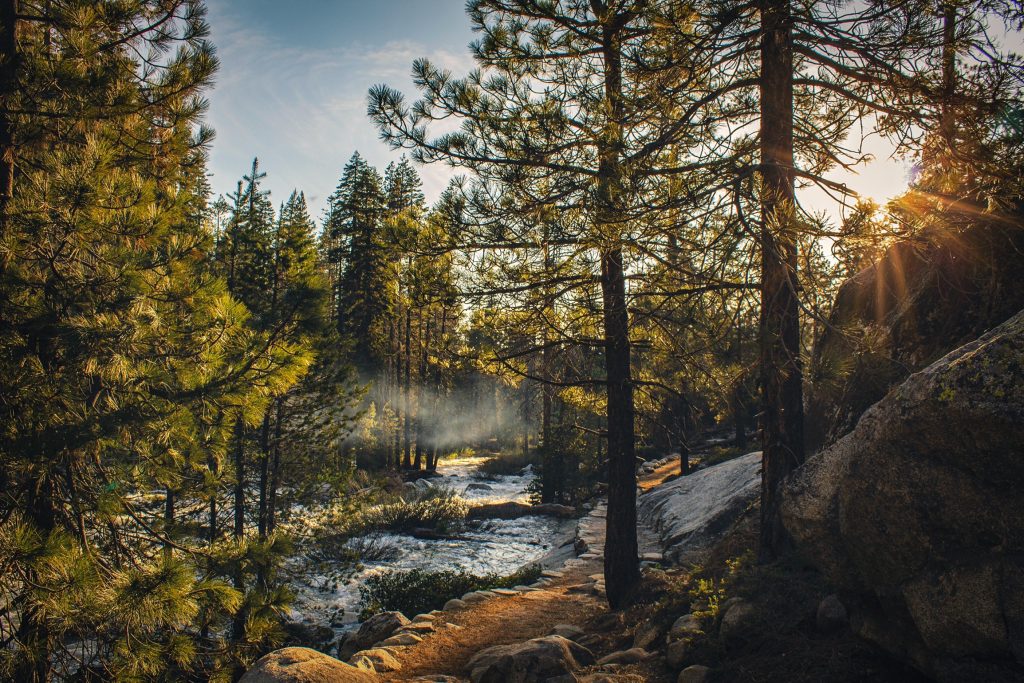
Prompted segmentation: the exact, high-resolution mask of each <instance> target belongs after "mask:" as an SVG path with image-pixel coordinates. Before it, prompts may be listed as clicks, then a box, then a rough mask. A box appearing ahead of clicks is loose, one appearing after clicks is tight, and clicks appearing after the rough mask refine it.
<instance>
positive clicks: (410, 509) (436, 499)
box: [344, 486, 469, 536]
mask: <svg viewBox="0 0 1024 683" xmlns="http://www.w3.org/2000/svg"><path fill="white" fill-rule="evenodd" d="M468 510H469V504H468V503H467V502H466V500H465V499H464V498H462V497H460V496H459V495H457V494H456V493H455V492H454V491H452V490H451V489H446V488H439V487H434V486H431V487H429V488H427V489H423V490H416V491H412V492H409V493H403V494H401V495H399V496H395V497H393V498H388V499H386V500H384V501H382V502H380V503H378V504H377V505H373V506H370V507H367V508H365V509H363V510H360V511H359V512H358V513H357V514H356V515H355V516H354V517H352V518H351V519H350V520H349V521H348V522H347V523H346V524H345V528H344V533H345V534H346V535H348V536H360V535H362V534H365V533H369V532H371V531H396V532H402V531H411V530H413V529H437V530H442V531H444V530H447V529H449V528H451V527H453V526H456V525H458V524H460V523H461V522H462V521H463V520H464V519H465V518H466V512H467V511H468Z"/></svg>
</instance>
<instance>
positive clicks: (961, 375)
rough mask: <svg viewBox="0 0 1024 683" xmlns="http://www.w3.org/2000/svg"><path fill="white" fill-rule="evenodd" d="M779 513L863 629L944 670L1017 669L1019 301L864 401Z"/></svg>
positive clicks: (1023, 356)
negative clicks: (1004, 316)
mask: <svg viewBox="0 0 1024 683" xmlns="http://www.w3.org/2000/svg"><path fill="white" fill-rule="evenodd" d="M782 514H783V520H784V523H785V526H786V528H787V530H788V531H789V533H790V534H791V535H792V536H793V538H794V539H795V541H796V544H797V548H798V549H799V550H800V552H801V553H802V554H803V555H805V556H806V557H807V558H808V559H809V560H810V561H812V562H813V563H814V564H815V565H817V566H818V567H819V568H820V569H821V570H822V571H823V572H824V574H825V575H826V577H827V578H828V580H829V581H830V582H832V583H833V584H834V585H836V586H837V587H838V588H839V589H840V592H841V593H842V594H843V596H844V602H847V603H848V604H847V606H848V607H849V608H850V613H851V614H850V618H851V626H852V627H853V628H854V630H856V631H857V632H858V633H860V634H861V635H862V636H864V637H867V638H868V639H870V640H873V641H875V642H877V643H879V644H880V645H882V646H883V647H885V648H887V649H889V650H890V651H892V652H893V653H894V654H896V655H898V656H901V657H903V658H905V659H906V660H907V661H910V662H911V663H912V664H914V665H915V666H917V667H918V668H920V669H921V670H923V671H924V672H925V673H927V674H928V675H931V676H933V677H936V678H938V679H940V680H951V681H952V680H1003V678H1001V676H1002V675H1003V673H1004V672H1005V671H1006V670H1011V671H1016V672H1020V671H1021V670H1020V669H1019V668H1015V667H1019V666H1020V665H1021V664H1022V663H1024V312H1021V313H1018V314H1017V315H1015V316H1014V317H1012V318H1010V319H1009V320H1007V321H1006V322H1005V323H1003V324H1002V325H1000V326H999V327H997V328H995V329H993V330H992V331H990V332H989V333H987V334H985V335H984V336H982V337H981V338H979V339H977V340H976V341H974V342H971V343H969V344H966V345H964V346H962V347H961V348H959V349H957V350H955V351H953V352H951V353H949V354H948V355H946V356H945V357H943V358H942V359H940V360H939V361H937V362H935V363H933V364H932V365H930V366H929V367H928V368H927V369H925V370H923V371H921V372H919V373H917V374H914V375H912V376H911V377H910V378H909V379H907V381H906V382H904V383H903V384H902V385H900V386H899V387H898V388H897V389H895V390H894V391H892V392H891V393H890V394H888V395H887V396H886V397H885V398H884V399H882V400H881V401H879V402H878V403H876V404H875V405H874V406H873V407H871V408H870V409H869V410H868V411H867V412H866V413H865V414H864V415H863V417H861V419H860V421H859V422H858V424H857V426H856V428H855V429H854V430H853V431H852V432H850V433H849V434H847V435H846V436H844V437H843V438H841V439H840V440H839V441H837V442H836V443H835V444H833V445H832V446H830V447H829V448H827V449H825V450H824V451H822V452H821V453H819V454H818V455H816V456H814V457H812V458H810V459H809V460H808V461H807V463H806V464H805V465H804V466H803V467H802V468H801V469H800V470H798V471H797V472H796V474H795V476H794V477H793V478H792V479H791V481H790V482H789V483H788V485H787V487H786V490H785V493H784V501H783V506H782ZM846 598H849V600H846ZM1014 662H1016V664H1014ZM1006 667H1009V669H1006ZM1014 675H1019V674H1014Z"/></svg>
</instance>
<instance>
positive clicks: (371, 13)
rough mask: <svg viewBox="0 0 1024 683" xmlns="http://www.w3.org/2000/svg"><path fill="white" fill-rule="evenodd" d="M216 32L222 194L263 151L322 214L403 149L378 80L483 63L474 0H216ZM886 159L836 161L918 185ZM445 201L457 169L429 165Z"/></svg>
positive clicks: (874, 181) (407, 79)
mask: <svg viewBox="0 0 1024 683" xmlns="http://www.w3.org/2000/svg"><path fill="white" fill-rule="evenodd" d="M208 6H209V20H210V24H211V27H212V40H213V42H214V44H215V45H216V46H217V51H218V55H219V57H220V60H221V68H220V72H219V74H218V76H217V81H216V85H215V87H214V88H213V90H212V92H211V93H210V95H209V99H210V112H209V115H208V117H207V121H208V123H210V124H211V125H212V126H213V127H214V129H215V130H216V131H217V137H216V139H215V140H214V143H213V148H212V150H211V155H210V171H211V173H212V179H211V182H212V185H213V189H214V192H215V193H217V194H220V193H225V194H226V193H228V192H231V191H233V190H234V189H235V183H236V182H237V181H238V179H239V178H241V176H242V174H244V173H246V172H248V170H249V167H250V165H251V163H252V158H253V156H258V157H259V159H260V165H261V167H262V169H263V170H264V171H265V172H266V173H267V178H266V180H265V187H266V188H268V189H270V190H271V192H272V197H273V200H274V202H275V203H278V204H279V203H280V202H282V201H284V200H285V199H287V197H288V194H289V193H290V192H291V190H292V189H293V188H298V189H300V190H303V191H304V192H305V193H306V198H307V200H308V201H309V204H310V209H311V211H312V214H313V216H314V218H317V219H319V218H320V216H321V212H322V210H323V207H324V204H325V200H326V198H327V196H328V195H329V194H330V193H331V192H332V191H333V190H334V188H335V186H336V185H337V182H338V179H339V177H340V176H341V170H342V167H343V166H344V165H345V162H346V161H348V159H349V157H350V156H352V153H353V152H354V151H356V150H359V152H360V153H361V154H362V155H363V156H364V157H366V158H367V159H369V161H370V163H372V164H374V165H375V166H377V167H378V168H379V169H380V170H381V171H383V169H384V167H385V166H386V165H387V163H388V162H389V161H391V160H392V159H396V158H398V156H399V154H400V152H395V151H391V150H390V149H388V147H387V145H385V144H384V143H383V142H381V141H380V140H379V139H378V137H377V131H376V129H375V127H374V126H373V124H372V123H371V122H370V120H369V118H368V117H367V116H366V93H367V90H369V88H370V87H371V86H373V85H375V84H378V83H387V84H389V85H391V86H394V87H397V88H399V89H400V90H402V91H403V92H405V93H406V95H407V96H409V97H410V98H413V97H414V96H415V94H416V93H415V88H414V87H413V84H412V78H411V76H410V72H411V68H412V62H413V60H414V59H416V58H418V57H427V58H429V59H430V60H431V61H432V62H434V63H436V64H438V65H440V66H443V67H446V68H449V69H451V70H452V71H453V72H455V73H456V74H459V75H461V74H465V73H466V72H468V71H469V70H470V69H471V68H473V66H474V65H473V61H472V58H471V57H470V55H469V50H468V47H467V46H468V44H469V43H470V41H472V40H473V37H474V34H473V32H472V31H471V30H470V24H469V19H468V18H467V16H466V14H465V3H464V0H362V1H361V0H289V1H288V2H281V1H280V0H273V1H272V0H208ZM865 149H866V151H869V152H871V153H873V154H874V155H875V156H876V158H877V161H875V162H874V163H871V164H869V165H867V166H865V167H863V168H861V169H860V172H859V173H857V174H853V173H848V172H835V173H833V174H831V177H832V178H833V179H835V180H838V181H840V182H846V183H847V184H848V185H849V186H850V187H852V188H853V189H855V190H857V191H858V192H861V193H862V194H864V195H867V196H870V197H873V198H875V199H876V200H877V201H879V202H880V203H884V202H885V201H886V200H887V199H888V198H890V197H892V196H895V195H896V194H898V193H900V192H902V190H903V189H904V188H905V187H906V183H907V173H908V169H909V164H907V163H905V162H903V161H901V160H897V159H891V158H888V157H889V155H890V154H891V152H892V146H891V145H889V144H888V143H886V142H885V141H882V140H878V139H877V138H874V139H872V140H869V141H867V142H866V144H865ZM419 171H420V174H421V175H422V177H423V183H424V191H425V193H426V195H427V199H428V201H433V200H434V199H436V198H437V196H438V195H439V194H440V193H441V191H442V190H443V189H444V187H445V185H447V183H448V180H449V179H450V178H451V177H452V176H453V175H454V174H455V171H453V170H452V169H450V168H448V167H446V166H442V165H438V164H434V165H432V166H427V167H420V169H419ZM801 200H802V201H803V202H804V204H805V206H806V207H807V208H808V209H810V210H813V211H820V210H826V211H830V212H832V213H833V214H837V213H838V211H837V209H839V208H840V207H838V206H836V205H835V203H834V202H831V201H830V200H829V199H828V198H827V196H825V195H824V193H822V192H820V191H815V190H807V191H804V192H802V193H801Z"/></svg>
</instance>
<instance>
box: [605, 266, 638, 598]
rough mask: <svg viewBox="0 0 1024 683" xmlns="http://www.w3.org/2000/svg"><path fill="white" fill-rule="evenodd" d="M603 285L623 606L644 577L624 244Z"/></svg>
mask: <svg viewBox="0 0 1024 683" xmlns="http://www.w3.org/2000/svg"><path fill="white" fill-rule="evenodd" d="M601 286H602V289H603V290H604V331H605V343H606V347H605V371H606V373H607V377H608V379H607V382H608V387H607V390H608V516H607V520H606V525H607V534H606V538H605V553H604V575H605V586H606V588H607V592H608V604H609V605H610V606H611V607H612V609H621V608H623V607H624V606H625V605H626V604H627V603H628V601H629V598H630V596H631V595H632V593H633V591H634V589H635V587H636V585H637V583H638V582H639V581H640V569H639V565H638V562H637V553H638V549H637V532H636V454H635V450H634V449H635V444H634V424H633V420H634V414H633V381H632V377H631V373H630V359H629V318H628V313H627V311H626V289H625V277H624V272H623V268H622V251H621V250H620V249H615V250H612V251H610V252H605V253H603V254H602V255H601Z"/></svg>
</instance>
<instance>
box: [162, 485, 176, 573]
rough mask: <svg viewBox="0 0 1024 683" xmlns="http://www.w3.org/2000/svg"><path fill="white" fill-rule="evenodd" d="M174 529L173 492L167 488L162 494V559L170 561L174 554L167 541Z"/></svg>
mask: <svg viewBox="0 0 1024 683" xmlns="http://www.w3.org/2000/svg"><path fill="white" fill-rule="evenodd" d="M173 528H174V491H172V490H171V488H170V487H169V486H168V487H167V490H166V491H165V492H164V538H165V539H166V540H165V541H164V557H166V558H168V559H170V557H171V555H172V554H173V553H174V549H173V548H172V547H171V544H170V543H169V540H170V538H171V531H172V530H173Z"/></svg>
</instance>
